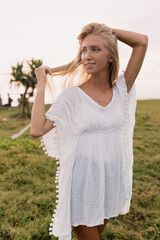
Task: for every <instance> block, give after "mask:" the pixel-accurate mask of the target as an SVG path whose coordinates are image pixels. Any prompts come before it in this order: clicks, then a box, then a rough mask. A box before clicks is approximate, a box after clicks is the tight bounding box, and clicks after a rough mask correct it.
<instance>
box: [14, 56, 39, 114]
mask: <svg viewBox="0 0 160 240" xmlns="http://www.w3.org/2000/svg"><path fill="white" fill-rule="evenodd" d="M42 64H43V62H42V60H41V59H38V60H35V59H34V58H32V59H31V60H28V61H22V62H21V63H17V64H16V66H11V69H12V71H11V80H10V84H11V85H12V84H13V83H14V84H15V86H17V87H19V86H21V85H23V87H24V93H23V94H21V99H20V105H21V107H22V108H21V116H22V117H28V118H30V117H31V109H30V103H29V99H30V97H33V95H34V89H35V88H36V85H37V79H36V76H35V73H34V71H35V69H36V68H38V67H40V66H41V65H42Z"/></svg>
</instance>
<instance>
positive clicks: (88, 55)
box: [84, 50, 92, 60]
mask: <svg viewBox="0 0 160 240" xmlns="http://www.w3.org/2000/svg"><path fill="white" fill-rule="evenodd" d="M84 59H86V60H89V59H92V54H91V51H89V50H88V51H86V53H85V54H84Z"/></svg>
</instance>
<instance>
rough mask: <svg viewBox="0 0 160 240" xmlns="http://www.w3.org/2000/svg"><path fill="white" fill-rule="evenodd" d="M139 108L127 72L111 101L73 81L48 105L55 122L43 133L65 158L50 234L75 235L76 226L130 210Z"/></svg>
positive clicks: (63, 239)
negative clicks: (94, 96)
mask: <svg viewBox="0 0 160 240" xmlns="http://www.w3.org/2000/svg"><path fill="white" fill-rule="evenodd" d="M135 110H136V97H135V86H134V85H133V86H132V89H131V90H130V93H129V94H128V93H127V86H126V83H125V78H124V73H122V74H121V75H120V76H119V77H118V79H117V81H116V83H115V85H114V87H113V97H112V99H111V101H110V103H109V104H108V105H107V106H106V107H102V106H100V105H99V104H98V103H97V102H95V101H94V100H93V99H92V98H91V97H89V96H88V95H87V94H86V93H85V92H84V91H83V90H82V89H81V88H79V87H77V86H71V87H68V88H66V89H64V90H63V92H62V93H61V94H60V95H59V96H58V98H57V99H56V102H55V103H54V104H53V105H52V106H51V108H50V109H49V110H48V112H47V113H46V118H47V119H50V120H51V121H54V122H55V124H54V125H55V128H54V129H53V130H51V131H50V132H49V133H47V134H45V135H44V136H43V139H42V144H44V145H45V148H44V150H46V153H48V155H49V156H52V157H56V158H57V159H59V164H60V166H59V167H58V170H57V174H56V181H55V182H57V183H58V188H59V190H57V193H58V194H59V195H58V198H59V200H57V201H56V202H57V203H58V204H57V209H56V210H55V211H54V212H55V214H54V215H53V216H54V218H53V219H52V222H53V223H51V227H50V234H53V235H54V236H56V237H59V239H60V240H70V239H71V230H72V228H71V226H78V225H87V226H96V225H99V224H103V223H104V219H109V218H111V217H115V216H118V214H125V213H127V212H128V211H129V207H130V201H131V195H132V166H133V129H134V125H135ZM57 163H58V162H57ZM64 226H65V227H64Z"/></svg>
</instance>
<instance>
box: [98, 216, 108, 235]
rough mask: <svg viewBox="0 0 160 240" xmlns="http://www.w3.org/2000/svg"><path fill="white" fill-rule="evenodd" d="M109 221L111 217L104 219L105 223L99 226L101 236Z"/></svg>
mask: <svg viewBox="0 0 160 240" xmlns="http://www.w3.org/2000/svg"><path fill="white" fill-rule="evenodd" d="M108 221H109V219H104V224H101V225H98V226H97V229H98V233H99V237H100V236H101V233H102V232H103V229H104V228H105V226H106V224H107V222H108Z"/></svg>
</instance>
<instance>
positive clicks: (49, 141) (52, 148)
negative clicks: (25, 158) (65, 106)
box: [41, 117, 70, 240]
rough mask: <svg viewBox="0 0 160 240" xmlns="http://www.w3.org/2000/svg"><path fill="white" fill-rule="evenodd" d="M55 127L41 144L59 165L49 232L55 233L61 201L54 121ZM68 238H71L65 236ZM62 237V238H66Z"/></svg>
mask: <svg viewBox="0 0 160 240" xmlns="http://www.w3.org/2000/svg"><path fill="white" fill-rule="evenodd" d="M46 118H47V117H46ZM53 126H54V128H53V129H52V130H51V131H50V132H48V133H47V134H45V135H44V136H43V137H42V139H41V145H42V146H43V150H44V151H45V154H48V156H50V157H53V158H55V159H56V160H58V161H56V164H57V165H58V166H57V171H56V177H55V183H56V184H57V186H56V193H57V195H56V198H57V199H56V208H55V209H54V214H53V215H52V219H51V222H52V223H50V228H49V234H50V235H53V232H52V231H53V224H54V217H55V214H56V211H57V207H58V203H59V171H60V162H59V151H58V141H57V140H58V134H57V129H56V123H55V122H54V123H53ZM65 239H66V240H68V239H70V238H65ZM65 239H62V240H65Z"/></svg>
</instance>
